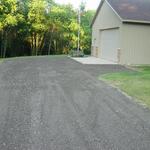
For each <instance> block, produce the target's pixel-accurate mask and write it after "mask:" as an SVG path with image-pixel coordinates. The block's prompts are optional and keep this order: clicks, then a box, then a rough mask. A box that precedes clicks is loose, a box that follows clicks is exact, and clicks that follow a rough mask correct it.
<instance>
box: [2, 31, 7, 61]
mask: <svg viewBox="0 0 150 150" xmlns="http://www.w3.org/2000/svg"><path fill="white" fill-rule="evenodd" d="M6 52H7V31H5V32H4V48H3V58H5V57H6Z"/></svg>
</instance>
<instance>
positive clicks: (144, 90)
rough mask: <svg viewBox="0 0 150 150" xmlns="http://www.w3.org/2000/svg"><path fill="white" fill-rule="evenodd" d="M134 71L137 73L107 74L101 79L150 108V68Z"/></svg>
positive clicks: (139, 68)
mask: <svg viewBox="0 0 150 150" xmlns="http://www.w3.org/2000/svg"><path fill="white" fill-rule="evenodd" d="M134 69H135V72H122V73H112V74H106V75H103V76H102V77H100V78H101V79H103V80H105V81H107V82H109V83H111V84H113V85H115V86H117V87H119V88H120V89H121V90H122V91H124V92H126V93H127V94H128V95H130V96H132V97H134V98H136V99H137V100H139V101H140V102H142V103H143V104H146V105H147V106H148V107H150V66H140V67H134Z"/></svg>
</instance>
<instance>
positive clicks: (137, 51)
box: [121, 24, 150, 64]
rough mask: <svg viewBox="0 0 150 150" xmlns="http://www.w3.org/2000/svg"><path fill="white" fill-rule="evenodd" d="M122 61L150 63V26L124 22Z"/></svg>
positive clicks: (125, 62) (127, 62)
mask: <svg viewBox="0 0 150 150" xmlns="http://www.w3.org/2000/svg"><path fill="white" fill-rule="evenodd" d="M121 35H122V38H121V39H122V41H121V45H122V46H121V63H122V64H150V26H149V25H137V24H122V28H121Z"/></svg>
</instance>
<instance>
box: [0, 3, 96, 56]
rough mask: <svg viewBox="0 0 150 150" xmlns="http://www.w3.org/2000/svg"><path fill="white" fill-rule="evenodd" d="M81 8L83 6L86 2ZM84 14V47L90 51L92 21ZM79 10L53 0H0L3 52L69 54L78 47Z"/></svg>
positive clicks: (82, 28) (1, 52)
mask: <svg viewBox="0 0 150 150" xmlns="http://www.w3.org/2000/svg"><path fill="white" fill-rule="evenodd" d="M81 9H84V6H83V4H82V5H81ZM93 14H94V12H93V11H90V10H88V11H87V10H83V11H82V14H81V28H80V32H81V47H80V48H81V49H82V50H84V52H85V53H90V45H91V29H90V22H91V19H92V17H93ZM78 29H79V25H78V20H77V10H75V9H74V8H73V7H72V6H71V5H60V4H57V3H55V2H54V1H53V0H0V56H1V57H3V58H4V57H13V56H30V55H53V54H67V53H68V52H69V51H70V50H71V49H76V48H77V39H78V38H77V37H78Z"/></svg>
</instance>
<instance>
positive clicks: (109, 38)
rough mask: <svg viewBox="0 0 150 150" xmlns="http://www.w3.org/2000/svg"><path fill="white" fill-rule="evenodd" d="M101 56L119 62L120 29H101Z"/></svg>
mask: <svg viewBox="0 0 150 150" xmlns="http://www.w3.org/2000/svg"><path fill="white" fill-rule="evenodd" d="M100 34H101V42H100V43H101V58H103V59H107V60H111V61H114V62H117V49H118V48H119V29H111V30H103V31H101V33H100Z"/></svg>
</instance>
